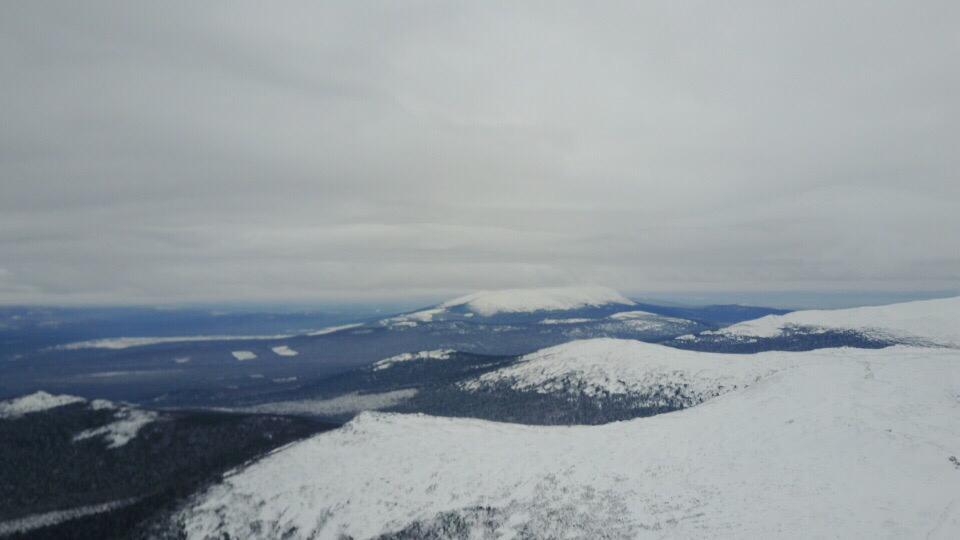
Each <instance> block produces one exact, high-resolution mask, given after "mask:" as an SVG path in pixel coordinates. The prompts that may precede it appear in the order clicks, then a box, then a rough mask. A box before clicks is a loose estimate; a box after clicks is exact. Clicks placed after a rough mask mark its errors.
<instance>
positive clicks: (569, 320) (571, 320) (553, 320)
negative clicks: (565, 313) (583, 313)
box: [540, 318, 595, 324]
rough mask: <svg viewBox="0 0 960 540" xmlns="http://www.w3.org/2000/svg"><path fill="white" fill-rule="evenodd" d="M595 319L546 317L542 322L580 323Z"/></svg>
mask: <svg viewBox="0 0 960 540" xmlns="http://www.w3.org/2000/svg"><path fill="white" fill-rule="evenodd" d="M594 320H595V319H576V318H574V319H544V320H542V321H540V324H580V323H588V322H593V321H594Z"/></svg>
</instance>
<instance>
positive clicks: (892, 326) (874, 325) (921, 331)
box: [715, 296, 960, 347]
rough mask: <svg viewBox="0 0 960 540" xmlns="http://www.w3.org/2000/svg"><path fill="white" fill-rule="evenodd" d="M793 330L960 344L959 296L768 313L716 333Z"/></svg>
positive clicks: (756, 334) (764, 334) (760, 335)
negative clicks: (775, 313) (860, 334)
mask: <svg viewBox="0 0 960 540" xmlns="http://www.w3.org/2000/svg"><path fill="white" fill-rule="evenodd" d="M791 330H806V331H813V332H824V331H829V330H853V331H858V332H861V333H863V334H865V335H867V336H869V337H875V338H878V339H891V340H899V341H905V342H911V343H921V344H929V345H938V346H947V347H960V296H958V297H953V298H942V299H937V300H920V301H915V302H902V303H898V304H890V305H886V306H868V307H858V308H851V309H835V310H807V311H794V312H792V313H787V314H786V315H767V316H766V317H761V318H759V319H755V320H752V321H745V322H742V323H738V324H735V325H733V326H729V327H727V328H724V329H721V330H719V331H717V332H715V334H720V335H729V336H737V337H756V338H771V337H777V336H780V335H782V334H784V333H785V332H788V331H791Z"/></svg>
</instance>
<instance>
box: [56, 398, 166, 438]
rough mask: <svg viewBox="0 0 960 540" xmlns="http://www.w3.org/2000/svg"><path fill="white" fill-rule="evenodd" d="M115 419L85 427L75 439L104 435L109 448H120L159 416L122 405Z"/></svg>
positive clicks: (115, 414)
mask: <svg viewBox="0 0 960 540" xmlns="http://www.w3.org/2000/svg"><path fill="white" fill-rule="evenodd" d="M114 418H115V421H114V422H111V423H109V424H107V425H105V426H100V427H98V428H92V429H85V430H83V431H81V432H80V433H78V434H76V435H75V436H74V437H73V440H74V441H82V440H84V439H90V438H93V437H103V438H104V440H105V441H106V442H107V443H108V444H107V448H119V447H121V446H123V445H125V444H127V443H128V442H130V441H131V440H133V438H134V437H136V436H137V433H138V432H139V431H140V429H141V428H143V426H145V425H147V424H149V423H150V422H153V421H154V420H156V419H157V418H158V415H157V413H155V412H153V411H144V410H142V409H134V408H132V407H122V408H120V409H118V410H117V412H116V413H114Z"/></svg>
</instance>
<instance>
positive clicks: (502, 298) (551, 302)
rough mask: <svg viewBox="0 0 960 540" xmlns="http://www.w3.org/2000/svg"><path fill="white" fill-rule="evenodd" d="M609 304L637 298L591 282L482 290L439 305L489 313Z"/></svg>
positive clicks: (629, 301)
mask: <svg viewBox="0 0 960 540" xmlns="http://www.w3.org/2000/svg"><path fill="white" fill-rule="evenodd" d="M608 304H623V305H627V306H632V305H634V302H633V301H632V300H630V299H629V298H627V297H625V296H623V295H622V294H620V293H619V292H617V291H615V290H613V289H609V288H607V287H597V286H588V287H552V288H540V289H505V290H500V291H480V292H476V293H473V294H468V295H466V296H461V297H460V298H454V299H453V300H449V301H447V302H444V303H442V304H440V306H439V307H441V308H450V307H455V306H466V307H467V308H468V309H469V310H470V311H473V312H474V313H477V314H479V315H483V316H485V317H489V316H491V315H496V314H498V313H529V312H534V311H562V310H569V309H579V308H584V307H595V306H603V305H608Z"/></svg>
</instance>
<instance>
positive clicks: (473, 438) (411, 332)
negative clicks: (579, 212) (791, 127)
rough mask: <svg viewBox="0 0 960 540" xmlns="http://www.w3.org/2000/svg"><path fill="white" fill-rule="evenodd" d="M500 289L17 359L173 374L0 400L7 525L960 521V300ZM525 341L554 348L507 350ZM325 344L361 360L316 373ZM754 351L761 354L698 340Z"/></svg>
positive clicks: (286, 530) (877, 525)
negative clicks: (260, 328)
mask: <svg viewBox="0 0 960 540" xmlns="http://www.w3.org/2000/svg"><path fill="white" fill-rule="evenodd" d="M514 296H516V298H514V299H513V300H511V301H504V300H501V299H502V298H504V297H503V296H502V295H500V294H499V293H496V294H491V295H489V296H485V295H471V296H469V297H464V298H462V299H457V300H454V301H450V302H445V303H443V304H440V305H438V306H434V307H431V308H427V309H422V310H416V311H412V312H410V313H405V314H400V315H396V316H389V317H385V318H379V319H376V320H373V321H370V322H366V323H359V324H350V325H346V326H344V325H339V326H338V327H336V328H331V329H327V330H316V331H315V332H313V333H314V334H315V335H300V336H291V337H284V338H270V339H259V338H246V339H242V340H230V341H226V340H208V341H202V340H198V341H189V342H171V341H158V342H152V343H149V344H143V343H141V342H132V343H131V342H129V341H128V342H121V343H120V344H119V346H121V347H122V348H116V346H117V345H115V344H110V346H111V347H114V348H110V347H106V348H104V347H103V344H92V345H84V346H78V347H71V348H65V349H57V350H51V351H47V352H45V353H44V354H42V355H40V356H38V357H31V359H30V362H7V363H5V365H4V369H7V370H9V369H10V366H11V365H16V366H19V368H20V369H22V370H23V371H24V372H26V373H28V374H32V376H33V377H34V378H35V379H34V382H35V383H36V382H37V381H43V380H57V379H56V376H57V375H54V374H52V372H49V371H45V369H50V370H53V369H55V368H56V366H59V367H58V369H59V371H60V374H59V375H58V376H59V377H61V378H62V379H63V380H67V381H73V380H74V379H71V378H70V377H71V376H73V375H70V374H72V373H80V374H83V375H78V376H79V377H86V378H88V379H89V380H97V379H102V380H103V381H104V382H102V383H100V384H102V386H100V387H99V388H100V389H102V390H109V389H111V388H114V387H122V386H123V385H129V384H130V382H129V381H130V378H131V377H141V379H139V380H140V381H141V382H142V383H143V384H144V385H146V386H147V389H148V390H153V391H156V390H157V389H159V388H162V387H163V385H156V386H154V387H150V381H151V377H153V376H154V374H155V368H153V366H154V364H153V363H152V362H159V361H160V360H159V359H162V362H163V365H164V366H166V367H165V369H174V370H177V369H180V370H182V372H181V376H182V377H183V378H184V379H181V382H179V383H178V384H179V386H176V387H172V388H168V389H166V390H164V391H163V393H161V394H159V395H156V396H154V398H152V399H150V400H149V401H144V403H141V404H139V405H132V404H128V403H123V402H119V401H106V400H102V399H96V400H93V399H86V398H83V397H78V396H75V395H65V394H51V393H47V392H35V393H31V394H28V395H25V396H21V397H19V398H16V399H11V400H6V401H0V456H2V457H3V458H4V459H3V460H0V478H4V480H5V483H2V485H0V535H3V534H12V533H16V532H17V531H29V532H28V534H29V535H30V536H31V537H37V538H44V537H48V538H58V537H68V536H69V535H70V534H74V535H76V534H79V535H82V536H87V537H97V536H106V535H108V532H109V533H111V534H110V535H112V536H121V537H126V538H156V537H160V538H182V537H187V538H209V537H222V536H224V535H228V536H230V537H244V538H275V537H278V536H284V535H287V536H292V537H320V538H326V537H330V538H340V537H352V538H396V539H400V538H447V537H456V538H460V537H463V538H467V537H484V536H491V537H497V536H504V535H507V536H511V535H512V536H530V537H536V538H540V537H550V536H552V535H554V534H558V535H559V534H560V533H561V532H563V533H565V534H572V535H574V536H582V537H594V536H604V535H605V536H608V537H610V536H612V537H636V536H643V535H645V534H647V533H648V532H653V533H654V534H655V535H656V536H663V535H667V536H697V535H698V533H701V532H703V531H710V532H711V536H718V537H744V536H751V537H754V536H756V537H769V536H777V535H778V534H780V533H783V531H785V530H787V531H794V530H802V531H803V535H812V536H830V535H837V536H859V535H862V534H863V533H864V532H868V533H871V534H868V535H870V536H875V535H880V536H882V535H883V534H884V532H885V531H887V529H888V528H889V527H893V528H895V529H896V530H897V531H899V532H898V535H902V536H917V535H918V534H920V533H923V534H926V535H927V536H930V537H934V538H936V537H938V535H939V537H943V538H949V537H953V536H955V534H954V533H956V532H958V531H960V513H958V512H957V511H956V509H955V508H954V507H955V505H952V504H951V503H950V501H951V500H953V499H956V498H957V497H960V492H957V491H956V486H957V485H958V484H957V482H956V481H955V479H954V478H953V475H955V474H960V456H958V454H960V450H954V449H960V436H958V434H957V432H956V429H954V425H955V423H956V422H955V416H956V414H955V413H956V411H955V409H956V403H957V399H960V386H957V384H956V381H958V380H960V340H958V339H957V338H958V332H960V327H958V326H957V325H956V324H955V321H957V320H960V299H958V298H953V299H943V300H935V301H922V302H908V303H902V304H894V305H890V306H883V307H877V308H857V309H846V310H829V311H828V310H820V311H804V312H794V313H789V314H769V315H764V316H762V317H760V318H758V319H755V320H751V321H746V322H739V323H734V324H732V325H730V326H725V327H718V326H717V325H716V324H715V323H714V324H708V323H707V322H706V320H707V317H702V316H701V317H693V315H694V314H693V313H687V314H688V315H689V316H690V317H691V318H680V317H676V316H675V315H679V313H677V312H671V313H670V314H667V313H654V312H653V311H652V308H649V307H648V306H646V305H641V304H637V303H635V302H632V301H631V300H627V299H624V298H622V297H620V296H619V295H617V294H616V293H611V292H609V291H605V290H603V291H602V290H598V289H595V288H591V289H589V290H585V291H582V292H577V291H571V290H562V291H559V290H556V289H549V290H540V291H536V292H532V293H528V294H522V295H518V294H517V293H515V292H514V293H511V294H510V295H508V297H510V298H513V297H514ZM558 307H559V308H560V309H558ZM642 308H643V309H642ZM654 308H655V306H654ZM664 309H693V308H675V307H671V308H664ZM753 309H755V308H743V309H741V308H739V307H736V309H735V311H740V312H741V313H742V312H744V311H750V310H753ZM704 313H713V315H714V316H715V317H716V316H718V315H719V316H722V317H733V318H736V315H734V314H733V313H732V312H731V313H726V312H725V311H724V309H723V308H717V307H711V308H704ZM724 313H726V314H725V315H724ZM714 320H716V319H714ZM407 323H415V324H407ZM638 338H642V339H643V340H645V341H643V340H641V339H638ZM524 339H526V340H528V342H527V343H535V344H543V343H545V345H543V346H542V347H539V348H538V350H535V351H530V352H527V351H525V350H519V351H517V349H522V347H521V345H522V343H523V340H524ZM337 344H339V345H337ZM421 344H427V345H431V347H420V345H421ZM448 344H449V345H448ZM838 344H839V345H843V347H836V346H835V345H838ZM457 345H464V346H462V347H458V346H457ZM338 346H339V347H340V348H337V347H338ZM851 346H853V347H851ZM324 347H328V348H332V349H333V350H335V351H340V352H342V351H344V350H348V347H353V349H352V350H356V351H360V354H362V355H363V358H365V360H363V361H361V360H360V359H359V358H353V359H351V361H349V362H343V363H342V364H336V367H335V369H323V366H324V360H323V358H327V357H323V356H320V355H319V354H317V353H316V351H318V350H322V349H323V348H324ZM682 347H685V348H687V349H697V348H700V349H702V350H684V348H682ZM855 347H859V348H855ZM471 348H472V350H471ZM748 348H749V349H750V350H763V351H765V352H759V353H756V354H718V353H716V352H705V351H707V350H713V351H724V352H729V351H731V350H741V351H742V350H746V349H748ZM778 348H779V349H781V350H777V349H778ZM814 349H816V350H814ZM876 349H881V350H876ZM378 351H385V352H380V353H378ZM497 351H508V352H506V353H504V352H497ZM509 351H513V352H509ZM57 355H63V356H57ZM74 355H76V356H74ZM37 358H40V361H39V362H40V366H41V367H40V368H38V367H37V365H34V364H33V363H32V362H33V361H36V360H37ZM55 358H56V359H58V360H59V361H60V364H59V365H58V364H54V363H53V361H54V359H55ZM45 362H50V364H49V365H48V364H45ZM84 362H89V364H83V363H84ZM78 364H79V365H78ZM48 366H49V367H48ZM108 366H112V368H111V369H113V370H114V371H105V370H106V369H107V368H108ZM271 367H272V368H273V369H274V370H275V371H270V369H271ZM281 368H283V369H288V370H290V371H282V369H281ZM84 370H85V371H84ZM252 374H260V376H259V377H253V376H252ZM268 374H269V375H268ZM188 377H192V378H199V379H200V384H195V385H185V384H183V382H182V380H185V379H186V378H188ZM231 377H233V378H231ZM267 377H272V378H269V379H268V378H267ZM51 378H52V379H51ZM241 378H242V379H244V380H249V381H250V382H248V383H247V384H246V385H243V386H241V385H235V386H234V387H231V384H230V383H231V381H234V380H238V379H241ZM84 388H86V389H87V390H90V391H93V390H95V389H97V388H98V387H96V386H94V385H93V383H90V384H89V385H88V386H84ZM184 406H192V407H203V408H204V409H205V410H196V409H192V410H191V409H184V408H183V407H184ZM371 411H379V412H371ZM670 412H672V413H673V414H663V413H670ZM398 413H422V414H398ZM437 417H447V418H437ZM644 417H652V418H644ZM490 420H496V421H498V423H492V422H489V421H490ZM341 422H346V424H345V425H344V426H343V427H342V428H341V429H336V430H333V431H332V432H330V433H323V434H320V435H313V434H315V433H318V432H322V431H326V430H330V429H331V428H333V427H335V426H336V425H337V424H339V423H341ZM511 424H513V425H511ZM517 424H526V425H517ZM585 424H586V425H585ZM595 424H605V425H595ZM305 437H309V438H306V439H305V440H301V439H303V438H305ZM298 440H300V442H295V443H293V444H291V445H287V446H284V445H286V443H289V442H292V441H298ZM278 447H280V448H279V449H278ZM271 450H274V451H273V452H272V453H270V454H269V455H267V454H266V453H267V452H269V451H271ZM251 459H252V460H254V461H249V462H247V460H251ZM244 462H247V463H246V464H245V465H244V464H243V463H244ZM230 467H239V468H237V469H236V470H234V472H232V473H230V474H228V475H226V476H222V477H221V476H220V475H221V473H223V472H224V471H226V470H227V469H228V468H230ZM904 490H906V491H904ZM905 492H909V493H911V497H904V496H903V493H905ZM878 509H882V510H878ZM851 516H856V517H855V518H854V517H851ZM865 516H866V517H865ZM871 516H872V517H871ZM814 517H816V518H817V519H813V518H814ZM931 523H934V526H933V528H932V529H931V528H930V524H931ZM116 531H121V532H122V534H115V532H116ZM874 533H875V534H874ZM899 533H902V534H899ZM914 533H917V534H914ZM928 533H929V534H928ZM923 534H920V535H921V536H922V535H923Z"/></svg>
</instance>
